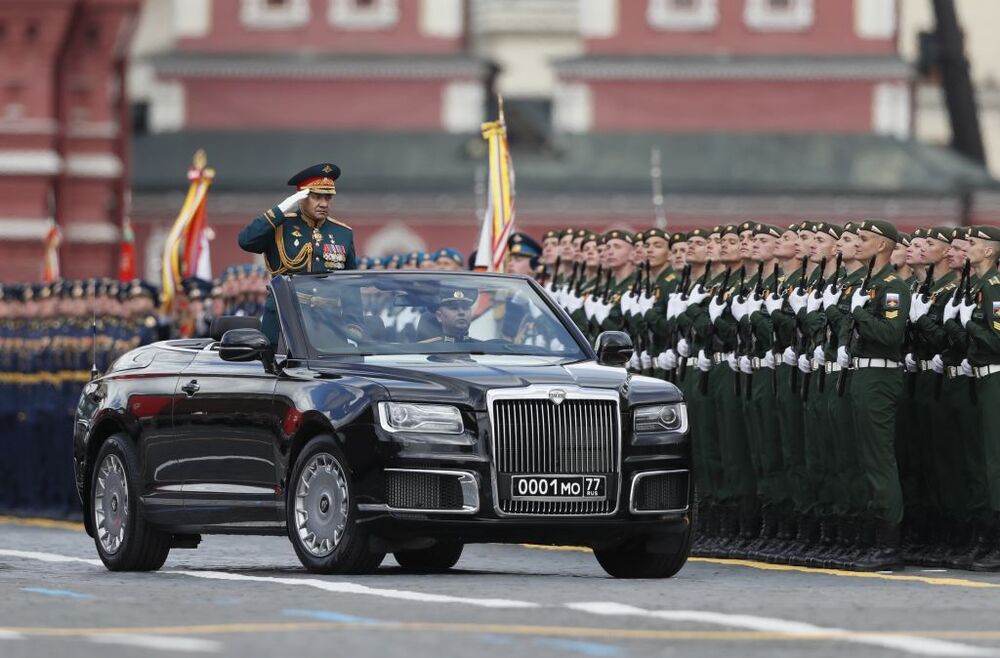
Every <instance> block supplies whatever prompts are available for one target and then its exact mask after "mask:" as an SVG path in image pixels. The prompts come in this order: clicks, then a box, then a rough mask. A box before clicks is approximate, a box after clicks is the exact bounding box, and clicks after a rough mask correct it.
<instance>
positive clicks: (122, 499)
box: [94, 455, 128, 555]
mask: <svg viewBox="0 0 1000 658" xmlns="http://www.w3.org/2000/svg"><path fill="white" fill-rule="evenodd" d="M94 526H95V527H96V529H97V540H98V541H99V542H101V548H102V549H104V552H105V553H107V554H108V555H114V554H115V553H117V552H118V550H119V549H120V548H121V546H122V542H124V541H125V530H126V528H127V527H128V478H127V477H126V476H125V467H124V466H123V465H122V461H121V460H120V459H119V458H118V456H117V455H108V456H107V457H105V458H104V461H102V462H101V465H100V466H99V467H98V469H97V482H96V483H95V484H94Z"/></svg>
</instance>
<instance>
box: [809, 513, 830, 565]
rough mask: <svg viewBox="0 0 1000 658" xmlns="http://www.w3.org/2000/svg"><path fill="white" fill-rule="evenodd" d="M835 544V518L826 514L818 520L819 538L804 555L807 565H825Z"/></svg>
mask: <svg viewBox="0 0 1000 658" xmlns="http://www.w3.org/2000/svg"><path fill="white" fill-rule="evenodd" d="M836 545H837V520H836V517H832V516H828V517H826V518H824V519H822V520H820V522H819V539H818V540H817V541H816V544H815V546H814V547H813V550H812V551H810V552H809V554H807V555H806V556H805V562H806V566H807V567H813V568H822V567H825V566H826V561H827V559H829V554H830V552H831V551H832V550H833V548H834V547H835V546H836Z"/></svg>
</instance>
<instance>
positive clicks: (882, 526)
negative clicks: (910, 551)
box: [854, 522, 906, 571]
mask: <svg viewBox="0 0 1000 658" xmlns="http://www.w3.org/2000/svg"><path fill="white" fill-rule="evenodd" d="M899 535H900V531H899V525H898V524H896V523H887V522H882V523H879V524H878V526H877V527H876V529H875V545H874V546H873V547H872V548H871V550H869V551H868V552H867V553H866V554H865V555H862V556H861V557H859V558H858V559H857V560H856V561H855V562H854V568H855V570H857V571H901V570H903V569H904V568H905V567H906V564H905V563H904V562H903V551H902V549H901V548H900V543H901V540H900V536H899Z"/></svg>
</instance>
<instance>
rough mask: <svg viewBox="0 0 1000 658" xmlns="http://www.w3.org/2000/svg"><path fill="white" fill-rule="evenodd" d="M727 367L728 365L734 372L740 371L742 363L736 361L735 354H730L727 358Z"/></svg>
mask: <svg viewBox="0 0 1000 658" xmlns="http://www.w3.org/2000/svg"><path fill="white" fill-rule="evenodd" d="M726 365H728V366H729V369H730V370H732V371H733V372H739V371H740V362H739V361H737V360H736V354H735V353H734V352H730V353H729V355H728V356H726Z"/></svg>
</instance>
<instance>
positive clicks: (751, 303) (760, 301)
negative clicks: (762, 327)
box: [746, 295, 764, 315]
mask: <svg viewBox="0 0 1000 658" xmlns="http://www.w3.org/2000/svg"><path fill="white" fill-rule="evenodd" d="M763 305H764V298H763V297H761V298H757V297H756V296H754V295H751V296H750V298H749V299H748V300H747V301H746V309H747V315H753V314H754V313H756V312H757V311H759V310H760V308H761V307H762V306H763Z"/></svg>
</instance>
